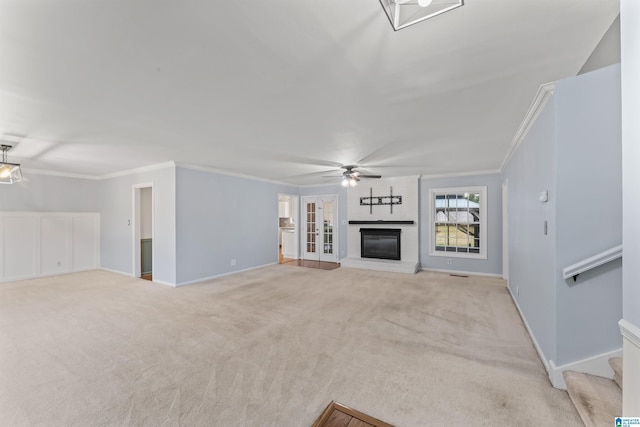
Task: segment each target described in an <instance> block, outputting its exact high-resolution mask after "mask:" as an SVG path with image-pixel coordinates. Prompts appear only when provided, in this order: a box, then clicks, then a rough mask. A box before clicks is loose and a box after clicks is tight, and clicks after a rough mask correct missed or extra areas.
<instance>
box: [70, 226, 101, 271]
mask: <svg viewBox="0 0 640 427" xmlns="http://www.w3.org/2000/svg"><path fill="white" fill-rule="evenodd" d="M72 221H73V222H72V227H73V228H72V236H73V237H72V238H73V240H72V242H73V258H72V261H73V262H72V264H71V268H72V269H73V271H81V270H90V269H93V268H97V267H98V264H99V260H98V254H99V252H98V248H99V247H100V239H99V237H100V218H99V217H97V216H95V217H93V216H80V217H78V216H76V217H73V218H72Z"/></svg>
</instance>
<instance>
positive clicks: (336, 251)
mask: <svg viewBox="0 0 640 427" xmlns="http://www.w3.org/2000/svg"><path fill="white" fill-rule="evenodd" d="M299 197H300V221H301V222H302V223H301V224H300V242H299V244H300V254H299V255H300V259H306V260H311V261H314V260H316V257H313V258H305V255H306V254H307V252H306V249H305V248H306V247H307V245H306V241H305V239H306V234H307V233H306V232H307V222H306V220H305V218H306V210H307V206H306V202H305V200H314V201H316V209H317V201H318V200H322V205H323V209H324V202H325V200H324V199H331V201H332V202H333V203H334V218H335V220H336V223H335V226H334V227H333V255H334V257H331V259H328V258H329V257H327V256H325V259H322V256H323V254H322V252H321V251H320V250H319V249H318V248H319V247H320V245H321V244H320V243H319V241H318V240H316V250H318V253H317V255H318V261H326V262H340V261H339V260H340V206H339V201H340V195H339V194H337V193H336V194H323V195H315V194H311V195H307V196H299ZM317 223H318V219H317V218H316V224H317Z"/></svg>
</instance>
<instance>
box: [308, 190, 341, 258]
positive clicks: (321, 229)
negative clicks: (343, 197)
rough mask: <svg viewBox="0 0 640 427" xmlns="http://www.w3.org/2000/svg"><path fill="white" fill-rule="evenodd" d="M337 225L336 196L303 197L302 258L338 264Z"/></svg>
mask: <svg viewBox="0 0 640 427" xmlns="http://www.w3.org/2000/svg"><path fill="white" fill-rule="evenodd" d="M337 225H338V199H337V196H317V197H316V196H313V197H303V198H302V235H303V258H304V259H308V260H314V261H328V262H338V227H337Z"/></svg>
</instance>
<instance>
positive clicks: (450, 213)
mask: <svg viewBox="0 0 640 427" xmlns="http://www.w3.org/2000/svg"><path fill="white" fill-rule="evenodd" d="M429 196H430V197H429V199H430V201H431V224H432V229H431V243H430V248H431V250H430V255H432V256H446V257H464V258H483V259H486V258H487V237H486V236H487V187H466V188H440V189H432V190H429Z"/></svg>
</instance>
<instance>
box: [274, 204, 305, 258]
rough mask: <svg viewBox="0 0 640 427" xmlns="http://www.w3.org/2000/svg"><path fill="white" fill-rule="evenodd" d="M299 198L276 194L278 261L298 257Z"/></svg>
mask: <svg viewBox="0 0 640 427" xmlns="http://www.w3.org/2000/svg"><path fill="white" fill-rule="evenodd" d="M299 220H300V198H299V197H298V196H294V195H290V194H278V262H279V263H280V264H283V263H287V262H292V261H295V260H297V259H298V258H300V227H299V223H300V221H299Z"/></svg>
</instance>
